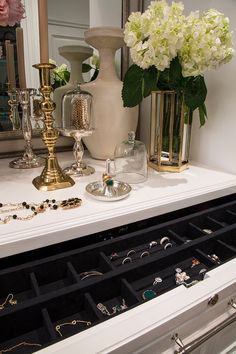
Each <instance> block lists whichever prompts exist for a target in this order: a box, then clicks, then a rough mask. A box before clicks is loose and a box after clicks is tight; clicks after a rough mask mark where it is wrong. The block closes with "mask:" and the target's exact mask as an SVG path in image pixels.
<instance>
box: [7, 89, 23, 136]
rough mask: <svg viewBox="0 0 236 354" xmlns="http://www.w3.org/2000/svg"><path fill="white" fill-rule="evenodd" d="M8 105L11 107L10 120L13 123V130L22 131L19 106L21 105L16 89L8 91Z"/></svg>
mask: <svg viewBox="0 0 236 354" xmlns="http://www.w3.org/2000/svg"><path fill="white" fill-rule="evenodd" d="M8 96H9V100H8V104H9V106H10V114H9V118H10V121H11V123H12V129H13V130H20V129H21V120H20V115H19V111H18V105H19V95H18V91H17V90H16V89H12V90H9V91H8Z"/></svg>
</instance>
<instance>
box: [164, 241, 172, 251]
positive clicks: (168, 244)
mask: <svg viewBox="0 0 236 354" xmlns="http://www.w3.org/2000/svg"><path fill="white" fill-rule="evenodd" d="M169 247H172V243H170V242H168V243H167V244H166V245H165V246H164V250H166V249H167V248H169Z"/></svg>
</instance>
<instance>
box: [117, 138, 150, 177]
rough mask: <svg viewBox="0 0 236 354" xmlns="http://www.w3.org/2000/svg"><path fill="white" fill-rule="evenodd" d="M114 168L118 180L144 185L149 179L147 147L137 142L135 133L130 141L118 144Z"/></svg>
mask: <svg viewBox="0 0 236 354" xmlns="http://www.w3.org/2000/svg"><path fill="white" fill-rule="evenodd" d="M114 168H115V175H116V179H117V180H119V181H122V182H127V183H131V184H132V183H142V182H144V181H146V179H147V151H146V146H145V144H144V143H142V142H141V141H139V140H135V133H134V132H133V131H131V132H129V133H128V139H127V140H125V141H123V142H122V143H121V144H118V145H117V146H116V148H115V152H114Z"/></svg>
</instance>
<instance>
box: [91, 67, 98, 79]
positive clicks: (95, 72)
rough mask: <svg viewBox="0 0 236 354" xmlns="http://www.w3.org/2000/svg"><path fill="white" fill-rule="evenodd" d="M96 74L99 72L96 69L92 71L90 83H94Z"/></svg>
mask: <svg viewBox="0 0 236 354" xmlns="http://www.w3.org/2000/svg"><path fill="white" fill-rule="evenodd" d="M98 73H99V70H98V69H95V70H94V73H93V76H92V77H91V80H90V81H94V80H95V79H96V78H97V76H98Z"/></svg>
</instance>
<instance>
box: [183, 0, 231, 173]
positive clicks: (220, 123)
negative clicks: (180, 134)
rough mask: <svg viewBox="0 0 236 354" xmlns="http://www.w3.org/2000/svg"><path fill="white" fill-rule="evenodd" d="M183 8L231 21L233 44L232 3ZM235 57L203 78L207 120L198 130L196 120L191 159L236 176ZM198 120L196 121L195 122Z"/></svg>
mask: <svg viewBox="0 0 236 354" xmlns="http://www.w3.org/2000/svg"><path fill="white" fill-rule="evenodd" d="M183 2H184V4H185V7H186V9H190V8H192V9H194V8H196V5H197V7H198V8H201V9H206V8H210V7H211V8H216V9H217V10H219V11H221V12H223V13H224V14H225V15H226V16H228V17H229V19H230V24H231V28H232V30H233V31H234V43H235V45H236V1H235V0H224V1H222V0H211V1H206V0H198V1H197V3H196V1H194V0H184V1H183ZM235 78H236V57H234V58H233V60H232V61H231V62H230V63H228V64H226V65H224V66H222V67H221V68H219V69H218V70H215V71H210V72H208V73H207V75H205V79H206V85H207V89H208V95H207V101H206V105H207V111H208V120H207V122H206V124H205V126H204V127H202V128H199V123H198V118H197V117H195V119H194V124H193V131H192V142H191V159H192V160H194V161H198V162H200V163H202V164H207V165H209V166H211V167H213V168H218V169H223V170H225V171H228V172H232V173H236V138H235V137H236V85H235ZM196 118H197V119H196Z"/></svg>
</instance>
